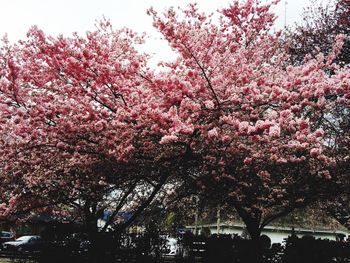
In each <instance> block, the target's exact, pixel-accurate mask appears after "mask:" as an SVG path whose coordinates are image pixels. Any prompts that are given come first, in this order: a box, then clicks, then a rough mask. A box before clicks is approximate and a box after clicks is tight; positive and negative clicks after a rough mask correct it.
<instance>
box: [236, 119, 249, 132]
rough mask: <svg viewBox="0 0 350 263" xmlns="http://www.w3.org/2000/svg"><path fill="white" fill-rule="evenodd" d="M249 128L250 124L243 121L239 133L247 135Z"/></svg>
mask: <svg viewBox="0 0 350 263" xmlns="http://www.w3.org/2000/svg"><path fill="white" fill-rule="evenodd" d="M248 127H249V123H248V122H247V121H242V122H241V123H239V126H238V131H239V132H240V133H247V131H248Z"/></svg>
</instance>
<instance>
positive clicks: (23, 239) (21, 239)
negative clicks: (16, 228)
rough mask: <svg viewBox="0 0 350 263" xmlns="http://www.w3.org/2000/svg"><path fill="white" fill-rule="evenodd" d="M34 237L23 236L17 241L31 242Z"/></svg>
mask: <svg viewBox="0 0 350 263" xmlns="http://www.w3.org/2000/svg"><path fill="white" fill-rule="evenodd" d="M31 238H32V236H23V237H19V238H17V239H16V241H29V240H30V239H31Z"/></svg>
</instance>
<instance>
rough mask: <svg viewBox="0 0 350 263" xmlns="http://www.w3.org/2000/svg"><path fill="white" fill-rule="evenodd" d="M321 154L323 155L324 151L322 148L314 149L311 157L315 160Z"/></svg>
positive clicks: (311, 151)
mask: <svg viewBox="0 0 350 263" xmlns="http://www.w3.org/2000/svg"><path fill="white" fill-rule="evenodd" d="M321 153H322V150H321V149H320V148H312V149H311V150H310V156H311V157H314V158H315V157H317V156H319V155H320V154H321Z"/></svg>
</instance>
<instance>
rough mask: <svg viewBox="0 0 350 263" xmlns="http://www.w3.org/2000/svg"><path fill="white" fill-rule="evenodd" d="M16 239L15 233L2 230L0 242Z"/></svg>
mask: <svg viewBox="0 0 350 263" xmlns="http://www.w3.org/2000/svg"><path fill="white" fill-rule="evenodd" d="M14 239H15V234H14V233H12V232H7V231H0V244H2V243H4V242H8V241H12V240H14Z"/></svg>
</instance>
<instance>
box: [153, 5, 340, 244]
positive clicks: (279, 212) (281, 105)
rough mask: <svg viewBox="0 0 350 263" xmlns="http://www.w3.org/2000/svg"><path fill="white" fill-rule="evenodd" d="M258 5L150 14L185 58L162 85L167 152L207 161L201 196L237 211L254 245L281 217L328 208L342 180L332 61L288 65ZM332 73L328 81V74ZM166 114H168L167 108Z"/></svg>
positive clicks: (169, 67) (265, 10) (169, 68)
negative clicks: (333, 142)
mask: <svg viewBox="0 0 350 263" xmlns="http://www.w3.org/2000/svg"><path fill="white" fill-rule="evenodd" d="M274 3H276V1H275V2H273V3H271V4H262V3H261V1H253V0H247V1H245V2H244V3H240V2H238V1H234V2H233V3H232V4H231V5H230V6H229V7H228V8H225V9H222V10H220V11H219V12H218V13H217V14H210V15H206V14H204V13H201V12H200V11H199V10H198V8H197V7H196V5H195V4H192V5H190V6H189V7H188V9H185V10H180V12H177V11H175V9H174V8H171V9H169V10H168V11H167V12H165V13H164V14H163V15H159V14H158V13H157V12H156V11H155V10H154V9H150V10H149V13H150V14H151V15H152V17H153V20H154V26H155V27H156V28H157V29H158V30H159V31H160V32H161V33H162V34H163V36H164V38H165V39H166V40H167V41H168V43H169V45H170V46H171V47H172V48H173V50H175V51H176V52H177V53H178V58H177V60H176V61H174V62H172V63H169V62H168V63H163V66H164V67H165V68H166V70H165V73H163V81H162V82H159V85H162V89H163V90H164V91H165V92H166V93H167V96H166V98H165V99H164V102H163V103H167V104H168V112H167V113H164V115H166V116H167V119H168V120H169V118H170V120H171V122H169V121H168V125H169V126H168V129H165V128H164V125H163V127H161V128H160V127H155V128H157V129H158V130H159V132H160V133H162V134H164V136H163V138H162V140H161V143H163V144H166V145H168V147H172V146H174V147H176V146H177V145H179V144H183V145H187V146H188V147H189V149H190V150H189V152H191V153H192V156H194V157H195V158H201V161H200V162H198V163H197V164H198V167H196V168H195V169H194V171H195V172H194V175H195V176H197V177H198V184H199V187H200V189H201V190H202V193H204V194H207V196H208V197H209V198H214V200H218V202H222V203H226V204H230V206H231V207H232V208H234V209H235V210H236V211H237V213H238V214H239V216H240V217H241V218H242V220H243V221H244V223H245V224H246V226H247V230H248V232H249V234H250V236H251V238H252V239H253V240H258V239H259V237H260V233H261V231H262V229H263V228H264V227H265V226H266V225H268V224H269V223H271V222H272V221H273V220H275V219H276V218H278V217H281V216H284V215H286V214H288V213H290V212H291V211H293V210H294V209H297V208H300V207H305V206H306V205H308V204H310V203H312V202H315V201H316V200H318V199H320V198H323V196H324V195H326V194H327V191H328V190H329V187H330V186H331V185H332V184H331V182H332V180H334V178H335V174H334V172H333V170H334V169H333V167H334V165H335V160H334V159H333V158H332V156H330V155H328V154H327V151H326V149H328V145H327V143H326V138H325V136H324V131H323V129H322V128H320V125H315V124H317V122H318V121H321V120H323V119H324V118H323V117H324V115H323V110H324V109H326V108H327V107H328V106H329V105H327V104H326V100H325V98H326V96H328V95H329V94H331V93H332V92H333V91H334V90H337V89H339V88H340V87H341V86H342V85H343V82H342V81H340V79H341V78H342V74H344V73H341V72H339V73H338V72H337V69H336V68H337V67H336V66H335V65H334V64H333V61H334V59H335V58H336V56H337V54H339V52H340V50H341V47H342V43H343V40H344V36H342V35H340V36H338V37H337V40H336V42H335V44H334V46H333V50H332V51H331V52H329V54H328V55H327V56H325V55H323V54H321V53H320V54H318V55H317V56H316V57H315V58H314V59H311V58H310V59H309V60H307V61H305V62H304V63H302V64H301V65H299V66H293V65H290V64H289V63H290V62H289V56H288V54H287V53H286V51H285V47H284V46H283V45H282V44H281V41H280V39H281V34H280V32H277V33H273V30H272V25H273V23H274V21H275V16H274V15H273V14H272V13H271V11H270V9H271V6H272V5H273V4H274ZM330 68H331V69H333V70H334V71H335V74H334V75H332V76H330V75H329V74H327V73H326V72H327V69H330ZM165 106H166V104H165Z"/></svg>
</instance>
